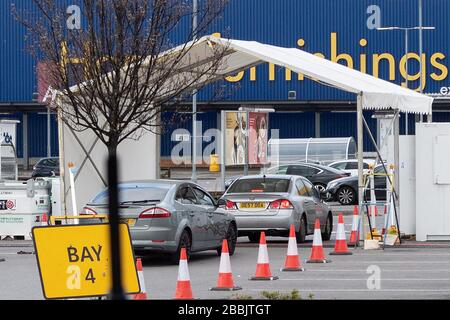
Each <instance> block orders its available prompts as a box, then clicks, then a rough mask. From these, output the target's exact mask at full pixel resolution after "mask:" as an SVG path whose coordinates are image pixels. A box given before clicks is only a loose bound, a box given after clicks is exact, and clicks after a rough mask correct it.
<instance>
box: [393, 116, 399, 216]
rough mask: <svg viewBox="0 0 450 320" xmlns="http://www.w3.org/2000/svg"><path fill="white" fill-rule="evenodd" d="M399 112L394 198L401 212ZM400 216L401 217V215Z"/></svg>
mask: <svg viewBox="0 0 450 320" xmlns="http://www.w3.org/2000/svg"><path fill="white" fill-rule="evenodd" d="M397 112H398V114H397V117H395V121H394V168H395V176H394V189H395V190H396V197H395V198H394V200H397V206H396V208H397V209H398V211H399V212H400V175H399V172H400V111H397ZM398 218H400V215H399V217H398Z"/></svg>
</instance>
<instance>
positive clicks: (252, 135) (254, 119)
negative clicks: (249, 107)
mask: <svg viewBox="0 0 450 320" xmlns="http://www.w3.org/2000/svg"><path fill="white" fill-rule="evenodd" d="M248 117H249V120H248V121H249V136H248V145H249V148H248V162H249V164H265V163H266V162H267V142H268V141H267V140H268V139H267V136H268V128H267V124H268V114H267V113H262V112H250V113H249V116H248Z"/></svg>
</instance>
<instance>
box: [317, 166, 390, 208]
mask: <svg viewBox="0 0 450 320" xmlns="http://www.w3.org/2000/svg"><path fill="white" fill-rule="evenodd" d="M374 172H375V174H377V173H378V174H381V173H384V169H383V165H381V164H380V165H378V166H376V167H375V168H374ZM374 182H375V189H376V190H375V197H376V198H377V200H386V176H376V175H375V179H374ZM323 193H324V194H325V198H326V199H327V200H328V201H339V203H340V204H342V205H351V204H356V203H357V202H358V176H351V177H346V178H341V179H337V180H334V181H331V182H330V183H329V184H328V185H327V188H326V190H325V191H323ZM365 197H366V199H369V197H370V191H369V190H367V191H366V194H365Z"/></svg>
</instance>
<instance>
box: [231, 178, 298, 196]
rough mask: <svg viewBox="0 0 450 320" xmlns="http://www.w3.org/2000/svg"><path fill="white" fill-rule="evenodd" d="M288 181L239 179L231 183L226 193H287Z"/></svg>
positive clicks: (281, 179) (278, 179) (280, 179)
mask: <svg viewBox="0 0 450 320" xmlns="http://www.w3.org/2000/svg"><path fill="white" fill-rule="evenodd" d="M289 184H290V179H286V178H284V179H283V178H253V179H241V180H237V181H235V182H234V183H233V185H232V186H231V187H230V188H229V189H228V190H227V193H265V192H288V190H289Z"/></svg>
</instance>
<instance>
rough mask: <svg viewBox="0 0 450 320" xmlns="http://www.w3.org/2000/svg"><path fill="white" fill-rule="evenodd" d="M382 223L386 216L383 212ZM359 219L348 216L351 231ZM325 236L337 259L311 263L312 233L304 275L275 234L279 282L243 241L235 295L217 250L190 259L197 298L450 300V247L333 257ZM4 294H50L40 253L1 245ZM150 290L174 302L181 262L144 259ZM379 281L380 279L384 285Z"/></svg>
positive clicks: (235, 267) (274, 267) (273, 257)
mask: <svg viewBox="0 0 450 320" xmlns="http://www.w3.org/2000/svg"><path fill="white" fill-rule="evenodd" d="M379 219H380V221H381V219H382V217H379ZM350 223H351V217H350V216H346V217H345V224H346V230H347V231H348V230H349V224H350ZM334 235H335V233H334V232H333V234H332V239H331V240H330V241H324V247H325V248H324V251H325V254H326V255H327V257H328V258H330V259H331V262H330V263H328V264H307V263H305V260H306V259H307V258H308V256H309V254H310V252H311V244H312V237H311V236H308V237H307V241H306V243H304V244H302V245H299V246H298V247H299V254H300V258H301V261H302V265H303V266H304V267H305V271H304V272H281V271H279V269H280V268H281V267H282V266H283V263H284V259H285V255H286V248H287V239H286V238H281V237H268V238H267V240H268V252H269V258H270V267H271V271H272V274H274V275H277V276H279V280H275V281H250V280H249V277H250V276H251V275H253V274H254V272H255V269H256V261H257V255H258V244H254V243H250V242H249V241H248V240H247V239H246V238H239V240H238V244H237V248H236V252H235V254H234V255H233V256H232V257H231V265H232V271H233V277H234V281H235V283H236V285H238V286H241V287H242V288H243V289H242V290H240V291H235V292H217V291H210V290H209V289H210V288H211V287H213V286H215V284H216V281H217V276H218V269H219V261H220V259H219V257H218V256H217V253H216V252H215V251H204V252H199V253H195V254H193V255H192V257H191V259H190V261H189V273H190V278H191V285H192V291H193V294H194V298H199V299H242V298H248V297H252V298H253V299H257V298H261V294H262V292H263V291H270V292H274V291H279V292H282V293H289V292H291V291H292V290H294V289H296V290H298V291H299V292H300V295H301V297H302V299H306V300H308V299H313V300H320V299H448V298H450V253H449V251H448V249H449V246H448V244H447V246H445V247H442V248H433V249H430V248H429V247H425V248H420V247H417V248H408V249H403V248H402V247H399V248H386V249H385V250H384V251H383V250H363V249H361V248H357V249H354V248H352V247H350V251H351V252H352V253H353V255H351V256H329V252H330V251H331V250H332V246H333V243H334ZM0 245H1V246H0V258H5V259H6V260H5V261H4V262H0V268H1V270H2V272H1V273H0V283H2V290H0V299H38V300H39V299H43V296H42V291H41V284H40V279H39V272H38V268H37V264H36V257H35V255H33V254H18V252H20V251H22V253H30V252H31V251H32V250H33V248H32V247H30V246H27V247H24V245H21V244H12V245H11V246H5V242H2V243H0ZM142 259H143V272H144V278H145V284H146V291H147V295H148V298H149V299H172V298H173V296H174V293H175V287H176V281H177V272H178V266H176V265H172V264H171V263H170V261H169V259H168V258H167V256H165V255H161V254H151V255H146V256H143V257H142ZM378 280H379V282H377V281H378Z"/></svg>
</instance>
